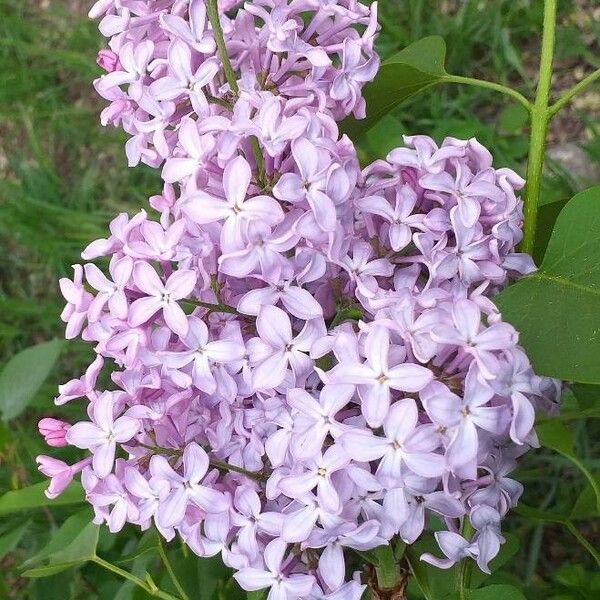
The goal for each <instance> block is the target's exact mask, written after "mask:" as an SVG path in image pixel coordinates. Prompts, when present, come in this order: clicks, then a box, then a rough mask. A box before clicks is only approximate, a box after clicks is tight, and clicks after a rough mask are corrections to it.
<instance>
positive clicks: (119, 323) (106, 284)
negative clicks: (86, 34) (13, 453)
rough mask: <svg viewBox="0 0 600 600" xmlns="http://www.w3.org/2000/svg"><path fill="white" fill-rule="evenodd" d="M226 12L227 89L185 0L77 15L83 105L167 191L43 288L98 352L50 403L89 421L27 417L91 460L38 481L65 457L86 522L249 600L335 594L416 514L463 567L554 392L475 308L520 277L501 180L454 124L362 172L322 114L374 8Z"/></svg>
mask: <svg viewBox="0 0 600 600" xmlns="http://www.w3.org/2000/svg"><path fill="white" fill-rule="evenodd" d="M234 4H235V3H233V2H220V3H219V6H220V15H221V16H220V21H221V27H222V29H223V34H224V40H225V45H226V47H227V51H228V53H229V57H230V61H231V66H232V68H233V71H234V73H235V77H236V79H235V81H236V82H237V85H236V86H233V87H236V88H238V89H232V85H231V80H229V79H228V78H227V77H226V70H227V68H228V67H227V65H226V64H225V63H224V61H223V60H222V58H221V57H220V55H219V54H218V52H217V47H216V46H217V44H216V40H215V37H216V36H215V32H214V31H213V29H212V27H210V25H209V23H208V21H207V18H206V5H205V3H204V2H202V1H197V0H176V1H170V0H161V1H153V2H140V1H133V0H104V1H100V2H97V3H96V5H95V6H94V8H93V11H92V12H93V14H94V16H102V17H103V18H102V21H101V31H102V32H103V33H104V34H105V35H106V36H108V37H111V42H110V47H111V49H110V50H104V51H102V52H101V53H100V56H99V59H98V61H99V64H101V65H102V66H103V67H104V68H106V70H107V71H109V73H108V74H107V75H105V76H103V77H101V78H100V79H99V80H98V81H97V82H96V88H97V89H98V90H99V91H100V93H101V94H102V95H103V96H104V97H105V98H107V99H108V100H110V101H111V104H110V106H109V107H108V108H107V109H106V110H105V112H104V113H103V120H104V121H105V122H112V123H115V124H116V123H120V124H121V126H122V127H123V128H124V129H125V130H126V131H127V132H129V133H130V134H131V136H132V137H131V138H130V140H129V142H128V144H127V151H128V156H129V159H130V163H131V164H134V163H136V162H137V161H138V160H140V159H141V160H143V161H144V162H147V163H148V164H151V165H154V166H157V167H158V166H159V165H161V164H162V165H163V166H162V173H163V179H164V181H165V186H164V190H163V193H162V194H161V195H158V196H153V197H152V198H151V199H150V205H151V207H152V208H153V209H155V210H156V211H158V212H159V213H160V218H159V219H158V220H154V219H152V218H150V217H149V216H148V214H147V213H146V212H145V211H144V210H142V211H141V212H139V213H138V214H137V215H135V216H133V217H131V218H130V217H128V216H127V215H125V214H121V215H119V216H118V217H116V218H115V219H114V221H113V222H112V223H111V226H110V235H109V236H108V237H107V238H106V239H101V240H96V241H95V242H93V243H92V244H90V245H89V246H88V247H87V248H86V249H85V250H84V252H83V254H82V256H83V258H84V260H85V261H91V260H93V259H95V258H98V257H102V256H105V257H110V263H109V266H108V271H107V273H103V272H102V271H101V270H100V269H99V268H98V267H97V266H95V265H94V264H93V263H91V262H87V263H86V264H84V265H76V266H75V276H74V278H73V280H68V279H64V280H61V289H62V292H63V294H64V296H65V298H66V300H67V306H66V307H65V310H64V311H63V314H62V318H63V320H64V321H65V322H66V323H67V331H66V335H67V337H68V338H73V337H76V336H78V335H81V337H82V338H83V339H84V340H86V341H88V342H89V343H91V344H92V345H93V346H94V348H95V351H96V354H97V358H96V360H95V361H94V362H93V363H92V364H91V365H90V366H89V368H88V369H87V371H86V373H85V374H84V375H83V376H82V377H81V378H80V379H74V380H72V381H70V382H68V383H66V384H65V385H63V386H61V387H60V390H59V392H60V393H59V396H58V397H57V398H56V403H57V404H63V403H65V402H68V401H71V400H73V399H76V398H86V399H87V400H88V401H89V404H88V419H87V420H83V421H80V422H78V423H75V424H73V425H69V424H66V423H64V422H62V421H54V420H44V423H43V424H42V426H41V430H42V433H43V435H44V436H45V437H46V439H48V441H49V443H50V444H51V445H54V446H62V445H64V444H70V445H73V446H76V447H78V448H82V449H86V450H89V452H90V455H89V457H88V458H85V459H83V460H82V461H80V462H79V463H77V464H75V465H72V466H69V465H67V464H65V463H63V462H61V461H59V460H57V459H53V458H49V457H40V458H39V462H40V469H41V470H42V472H44V473H45V474H46V475H48V476H50V477H51V478H52V482H51V487H50V490H49V494H50V495H51V496H53V497H54V496H56V495H57V494H58V493H60V491H61V490H62V489H64V488H65V487H66V486H67V485H68V483H69V482H70V481H71V479H72V478H73V476H74V474H76V473H79V472H81V480H82V483H83V486H84V488H85V490H86V494H87V499H88V501H89V502H90V503H91V504H92V505H93V507H94V510H95V514H96V521H97V522H98V523H102V522H106V523H108V525H109V527H110V529H111V531H118V530H120V529H121V528H122V527H123V525H124V524H125V523H126V522H129V523H134V524H138V525H139V526H141V527H142V528H147V527H149V526H150V525H151V524H154V525H155V526H156V527H157V528H158V530H159V531H160V532H161V534H162V535H163V536H164V537H165V538H166V539H167V540H169V539H171V538H173V537H174V536H175V535H179V536H180V537H181V538H182V539H183V540H184V541H185V543H186V544H187V545H188V546H189V547H190V548H191V549H192V550H193V551H194V552H195V553H197V554H198V555H199V556H213V555H216V554H219V553H220V554H221V556H222V558H223V561H224V562H225V564H227V565H229V566H231V567H233V568H234V569H235V570H236V575H235V577H236V579H237V580H238V582H239V583H240V585H241V586H242V587H243V588H244V589H246V590H257V589H263V588H269V589H270V592H269V599H270V600H275V599H284V598H288V599H290V600H291V599H293V598H307V599H308V598H310V599H313V598H314V599H316V598H328V599H330V600H358V599H359V598H360V597H361V594H362V592H363V589H364V584H363V582H361V579H360V574H359V573H355V574H352V573H351V572H350V571H351V569H350V563H348V564H347V559H348V557H349V555H350V554H351V550H353V549H354V550H368V549H372V548H375V547H377V546H380V545H382V544H386V543H388V542H390V541H391V540H393V539H396V538H400V539H402V540H403V541H404V542H406V543H409V544H410V543H413V542H415V541H416V540H417V538H419V536H420V535H421V534H422V533H423V531H424V528H425V525H426V519H427V516H428V515H436V516H437V517H439V518H440V519H442V521H443V522H444V523H445V525H446V527H447V530H446V531H441V532H438V533H436V539H437V541H438V543H439V546H440V549H441V552H442V553H443V555H444V557H443V558H440V557H437V556H432V555H423V556H422V559H423V560H426V561H428V562H430V563H432V564H434V565H437V566H439V567H442V568H448V567H450V566H452V565H453V564H455V563H456V562H457V561H459V560H461V559H463V558H470V559H474V560H476V561H477V563H478V565H479V566H480V568H481V569H482V570H484V571H487V569H488V563H489V561H490V560H491V559H492V558H493V557H494V556H495V555H496V553H497V552H498V550H499V547H500V544H501V543H502V541H503V538H502V535H501V533H500V522H501V519H502V518H503V517H504V515H505V514H506V513H507V511H508V510H509V509H510V508H511V507H513V506H514V505H515V504H516V502H517V500H518V498H519V496H520V494H521V492H522V487H521V485H520V484H519V483H518V482H516V481H515V480H513V479H511V478H509V474H510V472H511V470H512V469H513V468H514V467H515V465H516V459H517V458H518V456H519V455H521V454H522V453H524V452H525V451H526V450H527V449H528V448H529V447H530V446H535V445H536V437H535V433H534V431H533V423H534V418H535V413H536V410H551V409H552V408H553V407H554V406H555V405H556V403H557V401H558V398H559V395H560V386H559V384H558V383H557V382H555V381H553V380H550V379H545V378H541V377H537V376H536V375H535V374H534V373H533V371H532V369H531V366H530V364H529V361H528V359H527V357H526V355H525V353H524V352H523V350H522V349H521V348H519V346H518V334H517V332H516V331H515V330H514V329H513V328H512V327H511V326H510V325H508V324H506V323H503V322H502V320H501V316H500V314H499V313H498V311H497V309H496V307H495V306H494V304H493V301H492V298H493V295H494V294H495V293H496V292H497V291H498V290H500V289H502V288H503V287H504V286H505V285H506V283H507V282H508V280H509V279H510V278H514V277H516V276H519V275H521V274H524V273H528V272H530V271H531V270H533V269H534V265H533V262H532V261H531V258H530V257H528V256H526V255H522V254H518V253H516V252H515V246H516V244H517V243H518V242H519V241H520V239H521V222H522V212H521V209H522V205H521V201H520V200H519V199H518V197H517V196H516V192H517V191H518V190H519V189H520V188H521V187H522V185H523V181H522V180H521V179H520V178H519V177H518V176H517V175H516V174H515V173H514V172H512V171H510V170H508V169H494V168H493V166H492V159H491V155H490V153H489V152H488V151H487V150H486V149H485V148H483V147H482V146H481V145H480V144H479V143H478V142H477V141H476V140H474V139H471V140H468V141H461V140H457V139H453V138H448V139H446V140H444V142H443V143H442V144H441V146H438V145H436V144H435V143H434V142H433V141H432V140H431V139H430V138H428V137H425V136H415V137H411V138H406V140H405V141H406V145H405V147H403V148H398V149H396V150H394V151H392V152H391V153H390V155H389V156H388V157H387V160H386V161H377V162H375V163H374V164H372V165H370V166H369V167H367V168H366V169H365V170H363V171H361V170H360V168H359V165H358V160H357V157H356V152H355V150H354V147H353V145H352V143H351V141H350V140H349V139H348V138H347V137H345V136H342V137H341V138H340V136H339V133H338V128H337V125H336V121H337V120H339V119H340V118H342V117H343V116H345V115H347V114H349V113H351V112H354V114H355V115H358V116H360V115H361V114H363V113H364V101H363V100H362V97H361V94H360V89H361V86H362V85H363V83H364V82H366V81H368V80H369V79H372V78H373V77H374V76H375V72H376V69H377V65H378V58H377V56H376V55H375V53H374V51H373V40H374V36H375V33H376V29H377V25H376V20H375V18H376V17H375V15H376V13H375V9H376V6H375V5H373V6H372V7H371V9H369V8H368V7H366V6H364V5H362V4H360V3H358V2H356V1H355V0H328V1H326V2H324V1H314V0H292V1H289V2H288V1H287V0H254V1H252V2H247V3H245V4H244V5H243V6H237V4H235V6H234ZM217 37H218V36H217ZM261 157H262V158H261ZM103 368H105V369H107V370H109V371H110V375H111V378H112V381H113V383H114V386H112V388H113V389H111V390H102V389H98V384H97V381H98V376H99V374H100V372H101V370H102V369H103ZM465 523H469V524H470V525H471V527H472V529H473V530H474V532H475V533H474V535H472V536H470V539H466V538H465V537H463V535H461V531H464V527H463V526H464V524H465Z"/></svg>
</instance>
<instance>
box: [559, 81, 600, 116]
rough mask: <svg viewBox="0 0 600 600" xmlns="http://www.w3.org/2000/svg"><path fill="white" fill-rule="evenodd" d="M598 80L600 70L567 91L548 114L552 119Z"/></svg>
mask: <svg viewBox="0 0 600 600" xmlns="http://www.w3.org/2000/svg"><path fill="white" fill-rule="evenodd" d="M597 79H600V69H596V70H595V71H594V72H593V73H590V74H589V75H588V76H587V77H584V78H583V79H582V80H581V81H580V82H579V83H577V84H576V85H574V86H573V87H572V88H571V89H570V90H567V91H566V92H565V93H564V94H563V95H562V96H561V97H560V98H559V99H558V100H557V101H556V102H555V103H554V104H552V106H550V108H549V109H548V114H549V116H550V118H552V117H553V116H554V115H555V114H556V113H557V112H558V111H559V110H560V109H561V108H563V106H565V105H566V104H568V103H569V102H570V101H571V99H572V98H573V96H575V95H576V94H579V93H580V92H583V90H585V88H587V87H588V86H590V85H592V83H594V82H595V81H596V80H597Z"/></svg>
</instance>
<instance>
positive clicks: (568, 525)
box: [565, 521, 600, 567]
mask: <svg viewBox="0 0 600 600" xmlns="http://www.w3.org/2000/svg"><path fill="white" fill-rule="evenodd" d="M565 527H566V528H567V529H568V530H569V532H570V533H571V534H572V535H573V536H574V537H575V538H576V539H577V541H578V542H579V543H580V544H581V545H582V546H583V547H584V548H585V549H586V550H587V551H588V552H589V553H590V554H591V556H592V558H593V559H594V560H595V561H596V564H597V565H598V566H599V567H600V553H598V551H597V550H596V549H595V548H594V546H592V544H590V543H589V542H588V541H587V540H586V539H585V538H584V537H583V536H582V535H581V533H580V531H579V529H577V527H575V525H573V522H572V521H566V523H565Z"/></svg>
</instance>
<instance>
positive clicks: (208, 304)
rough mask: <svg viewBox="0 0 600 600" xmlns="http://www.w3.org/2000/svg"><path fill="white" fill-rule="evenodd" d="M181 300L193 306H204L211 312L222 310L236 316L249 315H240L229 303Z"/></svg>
mask: <svg viewBox="0 0 600 600" xmlns="http://www.w3.org/2000/svg"><path fill="white" fill-rule="evenodd" d="M183 302H185V303H186V304H193V305H194V306H199V307H201V308H206V309H208V310H209V311H211V312H222V313H229V314H232V315H238V316H244V317H246V316H249V315H241V313H239V312H238V311H237V310H236V309H235V308H234V307H233V306H229V304H222V303H220V302H219V303H218V304H213V303H212V302H202V301H200V300H189V299H188V300H184V301H183Z"/></svg>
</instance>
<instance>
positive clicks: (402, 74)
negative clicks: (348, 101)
mask: <svg viewBox="0 0 600 600" xmlns="http://www.w3.org/2000/svg"><path fill="white" fill-rule="evenodd" d="M445 60H446V44H445V42H444V40H443V39H442V38H441V37H439V36H437V35H432V36H430V37H426V38H423V39H421V40H418V41H416V42H414V44H411V45H410V46H407V47H406V48H404V50H402V51H401V52H398V54H395V55H394V56H391V57H390V58H388V59H387V60H385V61H384V62H383V63H382V64H381V67H380V69H379V72H378V73H377V77H376V78H375V80H374V81H373V82H371V83H369V84H367V85H366V86H365V87H364V89H363V96H364V98H365V100H366V102H367V117H366V119H360V120H356V119H354V118H352V117H349V118H347V119H345V120H344V121H342V123H341V124H340V131H341V132H342V133H346V134H348V135H349V136H350V137H351V138H352V139H354V140H356V139H357V137H359V135H360V134H363V133H365V132H366V131H367V130H369V129H370V128H371V127H373V125H375V123H377V121H379V119H381V118H382V117H383V116H384V115H386V114H387V113H389V112H390V111H391V110H392V109H394V108H395V107H396V106H398V105H399V104H400V103H401V102H403V101H404V100H406V99H407V98H410V97H411V96H414V95H415V94H417V93H419V92H420V91H422V90H424V89H425V88H428V87H429V86H431V85H434V84H436V83H439V82H440V81H442V80H443V78H444V77H445V76H446V75H447V73H446V70H445V69H444V63H445Z"/></svg>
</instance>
